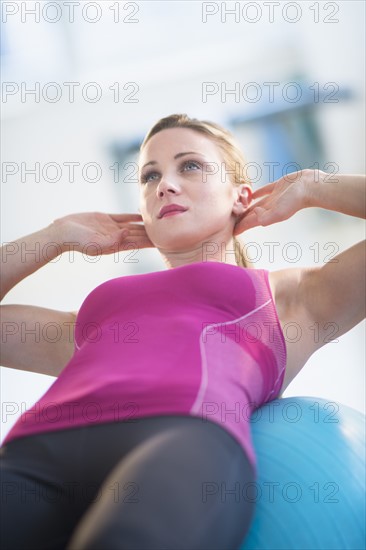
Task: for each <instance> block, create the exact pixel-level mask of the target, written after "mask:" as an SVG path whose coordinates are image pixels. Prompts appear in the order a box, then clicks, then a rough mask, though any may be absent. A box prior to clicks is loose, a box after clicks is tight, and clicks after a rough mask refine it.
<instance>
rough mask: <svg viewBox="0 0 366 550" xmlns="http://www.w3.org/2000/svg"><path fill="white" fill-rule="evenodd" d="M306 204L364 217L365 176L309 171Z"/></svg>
mask: <svg viewBox="0 0 366 550" xmlns="http://www.w3.org/2000/svg"><path fill="white" fill-rule="evenodd" d="M318 174H319V175H318ZM306 206H308V207H309V206H315V207H318V208H325V209H326V210H334V211H336V212H340V213H342V214H348V215H349V216H355V217H357V218H364V219H365V218H366V176H364V175H352V174H327V173H326V172H321V171H319V173H318V172H314V171H311V172H310V173H309V180H308V182H307V198H306Z"/></svg>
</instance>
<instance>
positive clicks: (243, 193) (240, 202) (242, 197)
mask: <svg viewBox="0 0 366 550" xmlns="http://www.w3.org/2000/svg"><path fill="white" fill-rule="evenodd" d="M235 193H236V200H235V202H234V204H233V208H232V213H233V214H234V216H240V215H241V214H244V212H245V211H246V209H247V208H248V207H249V206H250V203H251V202H252V195H253V191H252V188H251V186H250V185H248V184H247V183H241V184H240V185H236V186H235Z"/></svg>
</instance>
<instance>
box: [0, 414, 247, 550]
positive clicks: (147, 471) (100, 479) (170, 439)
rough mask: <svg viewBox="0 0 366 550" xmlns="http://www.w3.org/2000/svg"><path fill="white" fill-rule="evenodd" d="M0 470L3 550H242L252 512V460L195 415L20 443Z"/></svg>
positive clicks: (4, 453) (6, 448) (2, 457)
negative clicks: (245, 495) (250, 485)
mask: <svg viewBox="0 0 366 550" xmlns="http://www.w3.org/2000/svg"><path fill="white" fill-rule="evenodd" d="M0 466H1V508H2V513H1V529H0V536H1V539H0V543H1V548H2V549H3V550H8V549H14V550H20V549H21V550H27V549H36V550H56V549H57V550H58V549H65V548H66V549H67V550H83V549H87V550H117V549H118V550H145V549H146V550H147V549H149V550H153V549H154V550H162V549H166V550H176V549H177V550H178V549H180V550H211V549H212V550H214V549H215V550H219V549H220V550H237V549H238V548H239V547H240V545H241V543H242V542H243V539H244V537H245V534H246V533H247V531H248V529H249V526H250V523H251V520H252V518H253V514H254V500H253V499H248V498H243V496H242V495H243V494H245V493H246V491H245V490H242V489H243V487H244V486H247V485H246V484H248V483H250V484H253V483H254V482H255V475H254V471H253V468H252V465H251V464H250V462H249V461H248V459H247V457H246V454H245V453H244V451H243V449H242V448H241V446H240V445H239V443H238V442H237V441H236V439H234V438H233V437H232V436H231V435H230V434H229V433H228V432H227V431H226V430H225V429H223V428H222V427H221V426H219V425H217V424H215V423H214V422H210V421H209V422H202V421H201V419H200V418H198V417H191V416H156V417H149V418H141V419H134V421H133V422H130V421H129V422H113V423H107V424H98V425H87V426H84V427H81V428H72V429H67V430H60V431H55V432H48V433H43V434H36V435H31V436H27V437H22V438H19V439H14V440H12V441H10V442H9V443H8V444H7V445H3V446H2V447H1V448H0ZM247 487H248V486H247Z"/></svg>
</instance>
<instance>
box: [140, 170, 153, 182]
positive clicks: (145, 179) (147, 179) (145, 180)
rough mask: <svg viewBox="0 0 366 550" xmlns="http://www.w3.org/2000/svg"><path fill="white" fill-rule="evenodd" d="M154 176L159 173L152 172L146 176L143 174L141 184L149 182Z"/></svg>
mask: <svg viewBox="0 0 366 550" xmlns="http://www.w3.org/2000/svg"><path fill="white" fill-rule="evenodd" d="M153 174H157V172H153V171H152V170H151V171H150V172H146V174H142V175H141V180H140V181H141V183H146V182H147V181H149V177H150V176H152V175H153Z"/></svg>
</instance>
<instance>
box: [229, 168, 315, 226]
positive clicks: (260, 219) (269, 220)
mask: <svg viewBox="0 0 366 550" xmlns="http://www.w3.org/2000/svg"><path fill="white" fill-rule="evenodd" d="M315 172H317V173H321V174H323V173H322V172H321V171H320V170H316V171H315V170H309V169H306V170H301V171H299V172H292V173H291V174H287V175H286V176H284V177H282V178H280V179H278V180H276V181H274V182H273V183H269V184H267V185H264V186H263V187H260V188H259V189H257V190H256V191H254V193H253V195H252V200H256V199H259V198H260V197H264V198H262V199H261V200H258V201H257V202H256V203H255V204H253V205H251V206H249V208H248V209H247V210H246V211H245V212H244V214H242V215H241V217H240V219H239V220H238V221H237V222H236V224H235V226H234V232H233V234H234V236H236V235H239V234H240V233H243V231H246V230H247V229H251V228H252V227H256V226H258V225H262V226H267V225H271V224H273V223H278V222H282V221H284V220H287V219H288V218H290V217H291V216H293V215H294V214H295V213H296V212H298V211H299V210H301V209H302V208H306V207H307V206H308V204H307V195H308V186H309V182H310V181H312V182H314V178H315Z"/></svg>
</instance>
